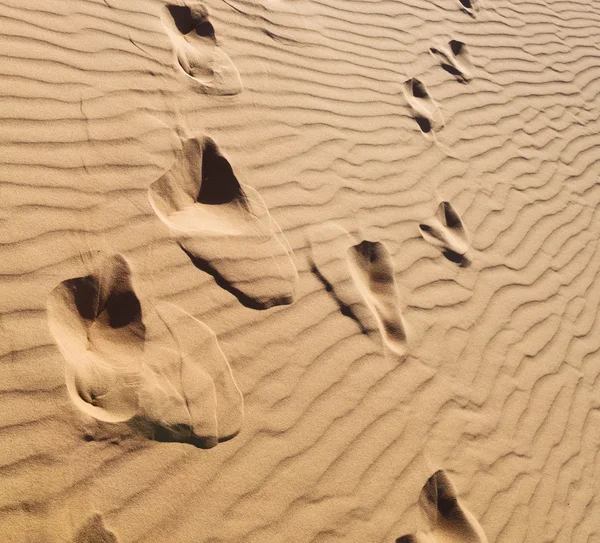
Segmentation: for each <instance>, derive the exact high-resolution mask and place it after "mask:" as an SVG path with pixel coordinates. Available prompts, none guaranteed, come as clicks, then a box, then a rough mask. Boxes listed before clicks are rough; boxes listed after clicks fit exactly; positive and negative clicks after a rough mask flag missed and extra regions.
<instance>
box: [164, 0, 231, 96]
mask: <svg viewBox="0 0 600 543" xmlns="http://www.w3.org/2000/svg"><path fill="white" fill-rule="evenodd" d="M162 20H163V24H164V26H165V28H166V30H167V33H168V35H169V37H170V38H171V42H172V43H173V49H174V51H175V55H176V56H177V61H178V63H179V65H180V66H181V68H182V69H183V71H184V72H185V73H186V74H187V75H189V76H190V77H191V78H193V79H194V80H195V81H196V82H197V83H198V84H199V86H200V89H201V90H202V92H204V93H206V94H223V95H232V94H239V93H240V92H241V91H242V81H241V79H240V74H239V72H238V70H237V68H236V67H235V66H234V64H233V62H232V61H231V59H230V58H229V57H228V56H227V54H226V53H225V52H224V51H223V50H222V49H221V48H220V47H219V46H218V44H217V40H216V37H215V29H214V27H213V25H212V23H211V22H210V20H209V15H208V10H207V8H206V6H204V4H202V3H194V4H190V5H189V6H179V5H175V4H169V5H167V6H166V7H165V11H164V12H163V15H162Z"/></svg>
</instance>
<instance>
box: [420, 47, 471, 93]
mask: <svg viewBox="0 0 600 543" xmlns="http://www.w3.org/2000/svg"><path fill="white" fill-rule="evenodd" d="M429 51H430V52H431V54H432V55H433V56H434V57H436V58H437V59H438V60H439V62H440V65H441V66H442V68H443V69H444V70H446V71H447V72H448V73H449V74H452V75H453V76H454V77H455V78H456V80H457V81H458V82H459V83H468V82H469V81H471V74H470V70H471V56H470V55H469V51H468V49H467V46H466V45H465V44H464V43H463V42H461V41H458V40H450V42H448V47H447V48H436V47H432V48H431V49H429Z"/></svg>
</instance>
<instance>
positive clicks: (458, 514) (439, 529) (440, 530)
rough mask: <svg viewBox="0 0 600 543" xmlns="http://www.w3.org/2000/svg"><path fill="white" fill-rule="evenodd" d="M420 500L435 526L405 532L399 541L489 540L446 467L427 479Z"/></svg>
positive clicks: (478, 542) (452, 542)
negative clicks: (458, 493)
mask: <svg viewBox="0 0 600 543" xmlns="http://www.w3.org/2000/svg"><path fill="white" fill-rule="evenodd" d="M419 503H420V505H421V507H422V508H423V510H424V511H425V512H426V513H427V516H428V517H429V521H430V522H431V525H432V528H433V529H432V530H431V531H430V532H417V533H416V534H412V535H404V536H402V537H399V538H398V539H396V543H487V541H488V539H487V537H486V535H485V533H484V532H483V529H482V528H481V525H480V524H479V522H477V520H476V519H475V517H474V516H473V515H472V514H471V513H470V512H469V511H467V510H466V509H465V508H464V507H463V506H462V504H461V503H460V501H459V500H458V497H457V495H456V490H455V488H454V485H453V484H452V481H450V478H449V477H448V476H447V475H446V473H445V472H444V471H443V470H440V471H436V472H435V473H434V474H433V475H432V476H431V477H430V478H429V479H428V480H427V482H426V483H425V486H424V487H423V490H422V491H421V496H420V498H419Z"/></svg>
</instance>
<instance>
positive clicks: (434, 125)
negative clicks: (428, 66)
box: [402, 78, 444, 134]
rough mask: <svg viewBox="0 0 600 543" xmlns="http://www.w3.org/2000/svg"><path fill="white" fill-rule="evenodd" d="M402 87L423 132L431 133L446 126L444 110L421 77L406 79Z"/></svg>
mask: <svg viewBox="0 0 600 543" xmlns="http://www.w3.org/2000/svg"><path fill="white" fill-rule="evenodd" d="M402 88H403V92H404V96H405V97H406V101H407V102H408V105H409V106H410V108H411V109H412V111H413V116H414V118H415V121H417V124H418V125H419V128H420V129H421V132H423V133H424V134H429V133H430V132H431V131H436V130H441V129H442V128H443V127H444V118H443V116H442V112H441V110H440V108H439V107H438V105H437V104H436V103H435V102H434V100H433V98H431V96H430V95H429V92H428V91H427V88H426V87H425V85H424V84H423V83H422V82H421V81H420V80H419V79H415V78H412V79H409V80H408V81H405V82H404V85H403V87H402Z"/></svg>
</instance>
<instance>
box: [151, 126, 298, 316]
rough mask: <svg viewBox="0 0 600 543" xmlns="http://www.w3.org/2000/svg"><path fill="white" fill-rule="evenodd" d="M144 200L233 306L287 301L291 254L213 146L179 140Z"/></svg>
mask: <svg viewBox="0 0 600 543" xmlns="http://www.w3.org/2000/svg"><path fill="white" fill-rule="evenodd" d="M148 197H149V200H150V203H151V205H152V207H153V209H154V211H155V212H156V214H157V215H158V217H159V218H160V219H161V220H162V221H163V222H164V223H165V224H166V225H167V226H168V227H169V228H170V229H171V231H172V233H173V235H174V236H175V238H176V239H177V241H178V242H179V244H180V246H181V247H182V249H183V250H184V251H185V253H186V254H187V255H188V257H189V258H190V259H191V261H192V263H194V265H195V266H196V267H198V268H199V269H201V270H203V271H205V272H207V273H210V274H211V275H212V276H213V277H214V278H215V281H216V282H217V284H219V286H221V287H222V288H224V289H225V290H227V291H229V292H231V293H232V294H233V295H234V296H236V297H237V298H238V300H239V301H240V303H242V304H243V305H245V306H247V307H250V308H253V309H268V308H269V307H272V306H275V305H285V304H289V303H291V302H292V301H293V297H294V291H295V285H296V280H297V272H296V267H295V265H294V263H293V261H292V258H291V249H290V248H289V245H288V244H287V241H286V240H285V238H284V236H283V233H282V232H281V230H280V228H279V226H278V225H277V223H276V222H275V221H274V219H273V218H272V217H271V215H270V213H269V211H268V209H267V207H266V205H265V203H264V202H263V200H262V198H261V197H260V196H259V194H258V192H256V191H255V190H254V189H253V188H252V187H249V186H247V185H242V184H241V183H239V181H238V180H237V178H236V176H235V174H234V172H233V169H232V168H231V165H230V164H229V161H228V160H227V159H226V158H225V157H224V156H223V155H222V154H221V152H220V150H219V148H218V147H217V145H216V143H215V142H214V141H213V140H212V139H210V138H208V137H204V138H200V139H197V138H192V139H188V140H186V141H185V142H184V143H183V146H182V149H181V151H180V152H179V153H178V155H177V158H176V160H175V163H174V165H173V166H172V168H171V169H170V170H169V171H168V172H167V173H165V174H164V175H163V176H162V177H161V178H160V179H158V180H157V181H155V182H154V183H153V184H152V185H151V186H150V188H149V192H148Z"/></svg>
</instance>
